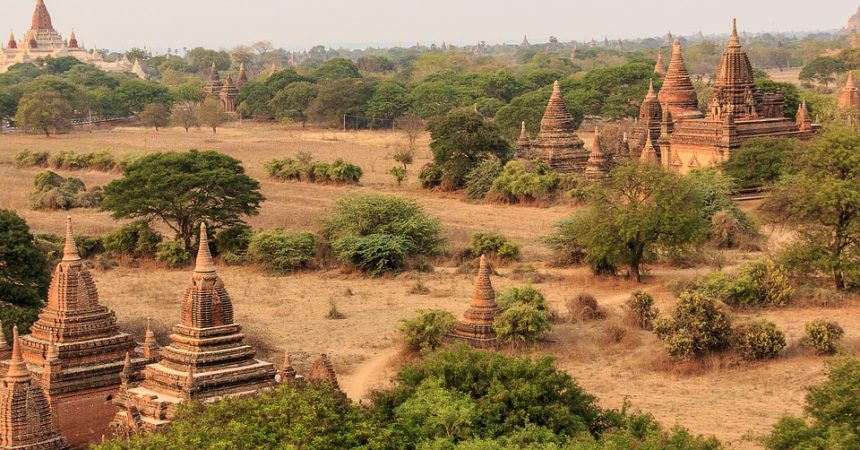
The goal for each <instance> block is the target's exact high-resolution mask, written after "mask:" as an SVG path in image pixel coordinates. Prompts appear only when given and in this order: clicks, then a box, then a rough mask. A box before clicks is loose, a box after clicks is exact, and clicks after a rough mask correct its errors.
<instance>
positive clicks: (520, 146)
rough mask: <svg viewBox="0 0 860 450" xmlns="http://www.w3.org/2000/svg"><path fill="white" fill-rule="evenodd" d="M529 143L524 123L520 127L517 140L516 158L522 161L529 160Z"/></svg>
mask: <svg viewBox="0 0 860 450" xmlns="http://www.w3.org/2000/svg"><path fill="white" fill-rule="evenodd" d="M531 146H532V144H531V141H529V134H528V132H527V131H526V123H525V121H523V123H522V124H521V126H520V137H519V139H517V154H516V156H517V158H522V159H530V158H531V157H532V155H531Z"/></svg>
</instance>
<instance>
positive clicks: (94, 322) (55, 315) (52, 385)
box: [20, 218, 147, 445]
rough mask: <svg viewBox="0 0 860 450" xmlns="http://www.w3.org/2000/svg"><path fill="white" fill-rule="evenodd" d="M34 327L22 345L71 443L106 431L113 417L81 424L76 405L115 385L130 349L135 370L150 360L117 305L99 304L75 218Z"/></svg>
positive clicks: (113, 388) (22, 339) (34, 373)
mask: <svg viewBox="0 0 860 450" xmlns="http://www.w3.org/2000/svg"><path fill="white" fill-rule="evenodd" d="M30 332H31V334H29V335H27V336H24V337H22V338H21V342H20V345H21V351H22V352H23V355H24V359H25V360H26V361H27V363H28V364H29V365H30V370H31V372H33V376H34V378H35V379H36V380H37V381H38V382H39V384H40V385H41V387H42V389H44V391H45V393H46V395H47V397H48V400H49V402H50V404H51V408H52V410H53V412H54V415H55V416H56V419H57V426H58V428H59V430H60V431H61V432H62V433H63V434H64V435H65V436H66V437H67V438H68V439H69V442H70V443H71V444H72V445H78V444H79V443H80V442H82V441H85V440H86V439H89V438H92V437H93V436H92V435H91V434H97V433H100V432H101V431H106V430H107V429H108V424H109V422H110V420H109V419H108V420H106V421H105V422H104V423H99V422H98V420H97V419H95V418H94V419H93V420H92V421H91V422H88V425H89V428H87V429H79V423H78V422H77V420H78V417H76V416H75V415H76V414H80V411H76V407H75V406H74V405H80V404H82V402H83V401H84V400H83V399H85V398H89V397H96V398H98V397H101V396H102V394H103V393H104V392H112V391H114V390H115V389H116V387H117V386H118V385H119V378H118V375H119V373H120V371H121V370H122V366H123V359H124V356H125V354H126V353H128V352H131V353H132V354H133V355H135V356H134V359H133V363H134V368H135V370H136V372H135V376H136V375H137V373H138V372H139V370H140V369H141V368H142V367H143V366H144V365H145V364H146V362H147V360H146V359H145V358H143V357H142V356H140V355H138V354H136V353H135V347H136V346H137V344H136V343H135V342H134V339H133V337H132V336H131V335H130V334H127V333H124V332H122V331H120V329H119V327H118V326H117V323H116V318H115V316H114V313H113V311H111V310H110V309H108V308H107V307H105V306H102V305H100V304H99V295H98V291H97V289H96V285H95V283H94V282H93V278H92V275H91V274H90V272H89V270H87V268H86V266H85V265H84V263H83V260H82V259H81V257H80V255H79V253H78V249H77V246H76V245H75V240H74V236H73V234H72V223H71V218H68V219H67V223H66V238H65V245H64V249H63V258H62V260H61V261H60V262H59V263H58V264H57V266H56V269H54V273H53V276H52V279H51V285H50V288H49V290H48V299H47V305H46V306H45V307H44V308H43V309H42V311H41V313H40V314H39V319H38V320H37V321H36V323H34V324H33V326H32V327H31V328H30ZM105 395H106V394H105ZM101 400H102V401H103V398H101ZM112 414H113V412H110V413H109V414H106V416H110V415H112ZM88 430H89V431H88Z"/></svg>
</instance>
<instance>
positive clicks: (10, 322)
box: [0, 302, 41, 338]
mask: <svg viewBox="0 0 860 450" xmlns="http://www.w3.org/2000/svg"><path fill="white" fill-rule="evenodd" d="M40 309H41V307H39V306H16V305H13V304H10V303H6V302H0V324H2V325H3V333H4V336H8V337H9V338H11V337H12V327H14V326H16V325H17V326H18V330H19V331H21V332H26V331H24V330H29V329H30V327H31V326H32V325H33V324H34V323H35V322H36V321H37V320H39V311H40Z"/></svg>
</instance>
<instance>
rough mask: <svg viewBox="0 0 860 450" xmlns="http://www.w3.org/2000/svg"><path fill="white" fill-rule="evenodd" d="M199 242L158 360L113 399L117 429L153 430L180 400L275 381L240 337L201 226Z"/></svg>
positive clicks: (248, 390) (245, 391)
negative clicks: (174, 320) (135, 383)
mask: <svg viewBox="0 0 860 450" xmlns="http://www.w3.org/2000/svg"><path fill="white" fill-rule="evenodd" d="M199 242H200V244H199V249H198V253H197V260H196V266H195V269H194V275H193V276H192V278H191V285H190V286H189V287H188V289H187V290H186V291H185V296H184V297H183V299H182V310H181V314H180V317H181V321H180V323H179V324H177V325H175V326H174V327H173V334H171V335H170V344H169V345H168V346H166V347H163V348H162V349H161V352H160V353H161V355H160V356H161V360H160V361H159V362H158V363H155V364H150V365H148V366H146V368H145V369H144V380H143V382H142V383H140V385H139V386H136V387H130V386H129V387H126V388H125V389H121V390H120V394H119V395H117V397H116V398H115V403H116V404H117V405H118V406H119V407H120V409H121V410H120V412H119V413H117V416H116V418H115V419H114V422H113V425H114V426H115V429H116V430H117V431H118V432H120V433H127V432H128V428H129V426H130V425H129V424H131V423H135V424H136V425H135V427H136V428H138V429H140V430H144V431H158V430H160V429H162V428H163V427H165V426H167V425H168V424H169V423H170V421H172V420H173V418H174V414H175V408H176V405H178V404H180V403H182V402H186V401H203V402H206V401H213V400H216V399H219V398H221V397H224V396H241V395H250V394H254V393H256V392H257V391H259V390H261V389H268V388H271V387H273V386H274V385H275V383H276V381H275V375H276V374H277V370H276V369H275V367H274V365H272V364H271V363H268V362H265V361H260V360H257V359H255V358H254V356H255V353H256V352H255V351H254V349H253V348H252V347H251V346H249V345H248V344H245V343H244V342H243V341H244V338H245V336H244V335H243V334H242V327H241V326H239V325H238V324H236V323H235V322H234V321H233V304H232V301H231V300H230V296H229V294H228V293H227V290H226V289H225V288H224V283H223V281H221V278H220V277H219V276H218V274H217V272H216V270H215V263H214V261H213V259H212V255H211V254H210V253H209V241H208V238H207V236H206V227H205V226H204V225H201V227H200V241H199ZM135 416H139V419H135Z"/></svg>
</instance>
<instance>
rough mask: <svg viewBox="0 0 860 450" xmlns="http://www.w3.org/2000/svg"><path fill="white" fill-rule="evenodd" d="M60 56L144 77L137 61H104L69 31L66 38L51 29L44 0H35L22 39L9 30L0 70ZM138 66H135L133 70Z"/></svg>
mask: <svg viewBox="0 0 860 450" xmlns="http://www.w3.org/2000/svg"><path fill="white" fill-rule="evenodd" d="M49 56H50V57H53V58H60V57H64V56H71V57H73V58H76V59H78V60H79V61H81V62H84V63H86V64H93V65H95V66H96V67H98V68H99V69H101V70H104V71H106V72H129V73H134V74H135V75H137V76H138V77H141V78H144V77H145V74H144V73H143V70H141V69H140V64H139V63H138V64H137V65H135V64H134V63H132V62H131V61H129V60H128V59H126V58H123V59H121V60H118V61H116V62H107V61H105V60H104V59H103V58H102V56H101V54H99V52H98V51H96V50H95V49H93V50H92V51H87V50H86V49H85V48H84V46H83V44H82V43H80V42H79V41H78V39H77V36H75V32H74V31H72V33H71V35H69V39H68V40H65V39H63V36H62V35H60V33H58V32H57V30H55V29H54V26H53V24H52V23H51V15H50V14H49V13H48V8H47V7H46V6H45V2H44V0H36V10H35V11H34V12H33V23H32V26H31V27H30V30H28V31H27V33H26V34H24V37H23V38H21V40H16V39H15V34H14V33H10V34H9V41H8V42H7V43H6V45H5V46H4V47H3V48H2V50H0V73H3V72H6V71H7V70H9V68H10V67H12V66H14V65H15V64H20V63H36V60H38V59H39V58H45V57H49ZM135 69H137V70H135Z"/></svg>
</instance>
